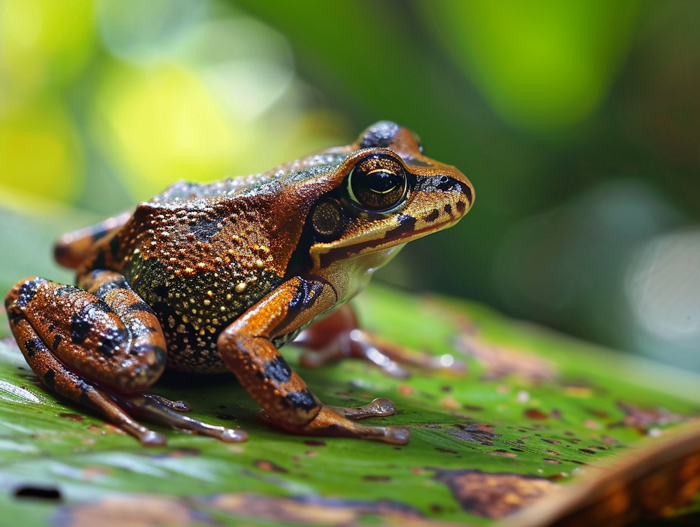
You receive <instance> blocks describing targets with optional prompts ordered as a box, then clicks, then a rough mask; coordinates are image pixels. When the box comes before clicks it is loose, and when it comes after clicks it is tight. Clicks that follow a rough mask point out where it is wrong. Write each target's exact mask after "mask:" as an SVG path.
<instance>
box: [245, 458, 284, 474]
mask: <svg viewBox="0 0 700 527" xmlns="http://www.w3.org/2000/svg"><path fill="white" fill-rule="evenodd" d="M253 465H255V468H259V469H260V470H264V471H266V472H277V473H278V474H286V473H287V472H289V471H288V470H287V469H286V468H284V467H280V466H279V465H277V464H275V463H273V462H272V461H268V460H266V459H258V460H257V461H256V462H255V463H253Z"/></svg>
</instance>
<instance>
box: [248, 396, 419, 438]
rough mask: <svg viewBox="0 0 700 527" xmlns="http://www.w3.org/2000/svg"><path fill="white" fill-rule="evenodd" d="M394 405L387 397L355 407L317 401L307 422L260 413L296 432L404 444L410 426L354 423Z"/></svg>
mask: <svg viewBox="0 0 700 527" xmlns="http://www.w3.org/2000/svg"><path fill="white" fill-rule="evenodd" d="M395 412H396V406H395V405H394V403H392V402H391V401H389V399H384V398H379V399H375V400H374V401H372V402H371V403H369V404H367V405H365V406H362V407H359V408H342V407H338V406H329V405H321V408H320V411H319V412H318V413H317V414H316V416H315V417H314V418H313V419H312V420H311V421H310V422H308V423H305V424H298V425H293V424H291V423H289V422H279V421H276V420H275V419H273V418H272V417H270V415H269V414H268V413H267V412H265V411H262V412H260V417H261V418H262V419H263V420H265V421H267V422H269V423H271V424H273V425H275V426H279V427H280V428H283V429H285V430H287V431H288V432H292V433H294V434H300V435H311V436H327V437H351V438H356V439H370V440H373V441H382V442H384V443H390V444H393V445H405V444H406V443H408V441H409V439H410V438H411V430H410V429H409V428H408V427H405V426H366V425H362V424H359V423H356V422H355V421H354V420H355V419H362V418H364V417H377V416H385V415H392V414H393V413H395Z"/></svg>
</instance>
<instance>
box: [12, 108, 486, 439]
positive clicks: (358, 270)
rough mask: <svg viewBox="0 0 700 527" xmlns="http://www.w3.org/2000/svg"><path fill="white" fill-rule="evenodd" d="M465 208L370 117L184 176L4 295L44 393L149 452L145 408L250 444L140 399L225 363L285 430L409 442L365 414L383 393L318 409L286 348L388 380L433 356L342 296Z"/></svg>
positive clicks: (407, 141)
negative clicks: (257, 165)
mask: <svg viewBox="0 0 700 527" xmlns="http://www.w3.org/2000/svg"><path fill="white" fill-rule="evenodd" d="M473 201H474V188H473V186H472V184H471V183H470V181H469V180H468V179H467V178H466V176H464V174H462V173H461V172H460V171H459V170H458V169H456V168H455V167H453V166H450V165H446V164H443V163H440V162H438V161H435V160H433V159H430V158H428V157H427V156H425V155H424V151H423V146H422V144H421V141H420V139H419V137H418V136H417V135H416V134H415V133H413V132H412V131H411V130H409V129H408V128H406V127H403V126H400V125H398V124H396V123H394V122H391V121H380V122H378V123H375V124H373V125H372V126H370V127H369V128H367V129H366V130H365V131H364V132H362V133H361V134H360V136H359V138H358V139H357V140H356V141H355V142H353V143H352V144H350V145H347V146H339V147H332V148H328V149H325V150H322V151H320V152H317V153H314V154H311V155H308V156H306V157H302V158H300V159H297V160H294V161H291V162H288V163H285V164H282V165H279V166H277V167H275V168H273V169H271V170H269V171H267V172H264V173H260V174H256V175H252V176H247V177H238V178H227V179H223V180H219V181H215V182H212V183H190V182H184V181H179V182H176V183H174V184H172V185H171V186H169V187H168V188H167V189H165V190H164V191H163V192H162V193H160V194H158V195H156V196H155V197H153V198H152V199H150V200H148V201H145V202H142V203H140V204H139V205H138V206H137V207H136V208H135V209H134V210H133V211H130V212H127V213H123V214H119V215H117V216H114V217H111V218H108V219H106V220H104V221H102V222H100V223H98V224H96V225H93V226H91V227H86V228H82V229H79V230H77V231H74V232H70V233H67V234H65V235H63V236H62V237H60V238H59V240H58V241H57V243H56V245H55V250H54V256H55V259H56V261H57V262H58V263H59V264H60V265H62V266H65V267H67V268H69V269H73V270H75V272H76V282H75V285H69V284H62V283H58V282H53V281H51V280H48V279H46V278H42V277H28V278H25V279H22V280H20V281H19V282H17V284H16V285H15V286H14V287H13V288H12V289H11V291H10V292H9V293H8V294H7V297H6V299H5V306H6V309H7V314H8V318H9V323H10V328H11V331H12V334H13V336H14V338H15V340H16V342H17V345H18V346H19V348H20V350H21V352H22V354H23V355H24V358H25V359H26V361H27V363H28V364H29V366H30V367H31V369H32V370H33V371H34V373H35V374H36V375H37V376H38V378H39V380H40V381H41V383H43V385H44V387H45V388H47V389H48V390H50V391H53V392H55V393H56V394H58V395H59V396H62V397H63V398H67V399H68V400H70V401H72V402H73V403H77V404H80V405H83V406H84V407H86V408H88V409H89V410H91V411H93V412H94V413H97V414H98V415H101V416H102V417H103V418H105V419H106V420H107V421H109V422H110V423H111V424H113V425H114V426H116V427H117V428H119V429H121V430H122V431H125V432H127V433H128V434H131V435H132V436H134V437H135V438H136V439H137V440H138V441H140V443H141V444H142V445H143V446H162V445H165V444H166V443H167V436H166V434H164V433H161V432H158V431H155V430H152V429H150V428H148V427H146V426H144V425H143V424H141V422H140V418H143V419H145V420H150V421H154V422H156V423H158V424H160V425H164V426H167V427H171V428H174V429H177V430H182V431H185V432H189V433H193V434H202V435H206V436H211V437H214V438H217V439H219V440H221V441H225V442H242V441H245V440H247V438H248V435H247V432H246V431H245V430H243V429H240V428H227V427H224V426H218V425H213V424H209V423H205V422H203V421H201V420H198V419H194V418H192V417H190V416H188V415H187V411H188V410H189V409H190V406H189V404H188V403H186V402H185V401H174V400H169V399H165V398H163V397H161V396H158V395H156V394H153V393H148V392H149V390H150V388H151V387H152V386H153V384H154V383H155V382H156V381H157V380H158V379H159V378H160V377H161V375H162V374H163V372H164V370H165V369H166V367H167V368H168V369H173V370H177V371H180V372H184V375H185V377H186V378H187V377H188V376H189V375H190V374H191V375H196V374H213V373H220V372H225V371H228V372H232V373H233V374H234V375H235V377H236V378H237V379H238V382H239V383H240V384H241V385H242V387H243V388H244V389H245V391H246V392H247V393H248V394H249V395H250V396H251V397H252V399H253V400H254V401H255V402H256V403H257V404H258V405H259V406H260V407H261V409H262V410H261V414H260V415H261V417H262V418H263V419H264V420H265V421H267V422H269V423H271V424H272V425H275V426H277V427H279V428H280V429H282V430H285V431H287V432H290V433H294V434H302V435H311V436H331V437H333V436H335V437H348V438H359V439H369V440H376V441H383V442H386V443H389V444H395V445H396V444H405V443H407V442H408V440H409V438H410V428H408V427H405V426H391V425H389V426H371V425H365V424H362V423H360V422H359V421H360V420H361V419H362V418H365V417H388V416H391V415H393V414H395V413H396V405H395V404H394V403H393V402H392V401H391V400H390V399H387V398H384V397H379V398H377V399H374V400H373V401H371V402H370V403H368V404H365V405H363V406H360V407H350V408H345V407H338V406H332V405H328V404H324V403H323V402H321V401H320V399H319V398H318V397H317V396H316V395H315V394H314V393H313V392H312V391H311V389H310V388H309V386H308V385H307V384H306V383H305V382H304V380H303V379H302V378H301V377H300V376H299V374H298V373H297V372H296V371H294V370H293V369H292V368H291V367H290V365H289V363H288V362H287V360H286V359H285V358H284V357H283V355H282V354H281V353H280V348H282V346H283V345H285V344H286V343H288V342H291V341H293V340H294V339H295V338H296V337H297V336H300V333H301V336H303V342H304V344H305V346H308V347H309V348H308V349H309V350H310V351H308V352H305V354H304V355H303V356H302V365H306V366H314V365H315V366H318V365H321V364H325V363H326V362H329V361H332V360H338V359H339V358H342V357H347V356H354V357H363V358H365V359H368V360H372V361H374V362H375V363H377V364H379V365H383V366H384V367H385V368H386V369H387V371H389V372H390V373H391V371H401V368H400V367H399V366H396V367H393V370H392V366H391V365H392V364H394V365H398V364H399V363H400V362H402V361H403V362H406V363H409V364H411V363H413V364H418V365H419V366H420V367H440V364H438V365H436V364H435V363H434V359H435V357H423V356H419V357H416V353H417V352H414V354H413V355H411V353H409V352H408V351H406V352H404V351H402V349H401V348H400V347H396V346H392V345H390V344H387V343H386V341H382V340H381V339H379V340H378V338H376V337H378V336H375V337H373V336H372V334H370V333H367V332H363V330H361V329H360V328H359V327H358V323H357V317H355V315H354V313H353V312H352V308H351V307H350V304H348V301H349V300H350V299H351V298H353V297H354V296H355V295H357V294H358V293H359V292H360V291H362V290H363V289H364V288H365V286H366V285H367V282H368V281H369V279H370V278H371V276H372V275H373V273H374V272H375V271H376V270H377V269H379V268H380V267H382V266H383V265H384V264H386V263H388V262H389V261H390V260H391V259H392V258H393V257H394V256H395V255H396V254H397V253H398V251H399V250H400V249H401V248H402V247H403V246H404V245H405V244H406V243H407V242H409V241H412V240H415V239H417V238H420V237H422V236H425V235H427V234H430V233H433V232H435V231H438V230H441V229H444V228H446V227H450V226H452V225H454V224H456V223H457V222H458V221H459V220H460V219H461V218H462V217H463V216H464V214H465V213H466V212H467V211H468V210H469V209H470V208H471V206H472V204H473ZM314 355H315V356H316V358H313V356H314ZM431 361H432V362H431ZM443 362H444V361H443ZM448 362H449V361H448ZM387 365H389V366H387ZM443 365H444V364H443Z"/></svg>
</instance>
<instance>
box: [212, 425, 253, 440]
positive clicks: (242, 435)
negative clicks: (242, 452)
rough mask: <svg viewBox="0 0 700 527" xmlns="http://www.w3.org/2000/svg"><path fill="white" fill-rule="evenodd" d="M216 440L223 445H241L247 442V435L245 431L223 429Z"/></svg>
mask: <svg viewBox="0 0 700 527" xmlns="http://www.w3.org/2000/svg"><path fill="white" fill-rule="evenodd" d="M216 438H217V439H219V440H221V441H224V442H225V443H243V442H244V441H248V433H247V432H246V431H245V430H240V429H235V428H224V429H223V431H222V432H221V434H220V435H217V436H216Z"/></svg>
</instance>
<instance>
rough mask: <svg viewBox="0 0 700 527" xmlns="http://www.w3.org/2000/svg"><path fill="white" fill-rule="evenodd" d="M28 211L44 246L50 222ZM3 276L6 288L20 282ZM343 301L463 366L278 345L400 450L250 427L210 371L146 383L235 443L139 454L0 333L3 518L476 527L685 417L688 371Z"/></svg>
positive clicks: (194, 440)
mask: <svg viewBox="0 0 700 527" xmlns="http://www.w3.org/2000/svg"><path fill="white" fill-rule="evenodd" d="M8 221H9V220H8ZM35 221H36V222H37V224H42V225H44V227H43V231H42V233H43V234H42V236H43V237H44V238H49V237H50V236H52V235H53V234H54V232H53V230H55V229H58V228H59V226H51V225H49V224H46V223H42V222H41V221H39V220H35ZM30 230H31V229H30ZM25 234H26V233H25ZM3 249H7V247H4V248H3ZM39 265H43V264H39ZM34 272H35V271H34V270H33V269H32V270H31V271H28V272H27V273H26V274H32V273H34ZM47 272H48V271H47ZM6 274H7V271H5V272H4V274H3V276H2V282H3V283H6V282H11V281H14V280H15V279H17V278H20V276H11V277H8V276H6ZM22 274H25V273H22ZM356 307H357V308H358V310H359V312H360V316H361V319H362V320H364V321H365V322H366V325H367V326H368V327H369V328H370V329H372V330H374V331H377V332H379V333H381V334H382V335H383V336H385V337H387V338H391V339H393V340H395V341H396V342H399V343H402V344H404V345H406V346H409V347H412V348H414V349H417V350H424V351H426V352H429V353H435V354H446V353H450V354H453V355H455V356H456V357H457V358H458V359H460V360H463V361H465V362H466V363H467V365H468V371H467V372H466V373H465V374H464V375H461V376H457V375H453V374H447V373H428V372H414V373H413V375H412V376H411V377H410V378H409V379H404V380H400V379H395V378H391V377H387V376H385V375H383V374H382V373H381V372H379V371H378V370H376V369H374V368H372V367H370V366H369V365H367V364H365V363H361V362H358V361H345V362H343V363H339V364H336V365H331V366H327V367H324V368H321V369H305V368H301V367H299V366H298V362H297V359H298V356H299V353H300V351H299V350H298V349H295V348H293V347H291V346H288V347H287V348H285V355H286V356H287V357H288V358H289V360H290V363H291V364H292V366H293V367H295V369H297V371H299V372H300V374H301V375H302V377H304V379H305V380H306V381H307V382H308V383H309V385H310V386H311V387H312V389H313V390H314V391H315V392H316V394H317V395H318V396H319V397H320V398H321V399H322V400H323V401H324V402H327V403H331V404H336V405H345V406H351V405H360V404H364V403H366V402H367V401H368V400H370V399H371V398H372V397H377V396H384V397H389V398H391V399H393V400H394V401H395V402H396V403H397V406H398V408H399V413H398V415H396V416H394V417H391V418H383V419H374V422H375V423H377V424H380V423H381V424H389V423H391V424H401V425H407V426H410V427H411V428H412V439H411V441H410V443H409V444H408V445H407V446H391V445H387V444H382V443H372V442H367V441H359V440H349V439H325V438H312V437H301V436H294V435H290V434H287V433H285V432H282V431H280V430H277V429H275V428H273V427H271V426H269V425H267V424H266V423H264V422H263V421H261V420H259V419H258V418H257V417H256V413H257V408H256V405H255V404H254V403H253V402H252V400H251V399H250V398H249V397H248V395H247V394H246V393H245V392H244V391H243V389H242V388H241V387H240V386H239V385H238V384H237V383H236V382H235V380H234V379H233V377H232V376H230V375H224V376H220V377H214V378H200V377H196V378H188V377H184V376H178V377H171V378H168V379H165V380H164V382H163V383H161V384H160V385H158V386H157V387H156V389H155V390H154V391H156V392H157V393H159V394H161V395H164V396H166V397H170V398H175V399H186V400H188V401H190V402H191V404H192V406H193V408H194V411H193V415H194V416H197V417H201V418H203V419H205V420H207V421H209V422H211V423H215V424H222V425H228V426H231V425H234V426H240V427H242V428H244V429H246V430H247V431H248V432H249V434H250V440H249V441H248V442H247V443H244V444H234V445H232V444H225V443H220V442H217V441H216V440H213V439H210V438H206V437H199V436H193V435H188V434H185V433H183V432H177V431H169V430H167V431H164V432H165V433H166V434H167V435H168V438H169V444H168V446H167V447H164V448H149V449H147V448H143V447H141V446H140V445H139V444H138V443H137V442H136V441H135V440H134V439H133V438H132V437H130V436H127V435H125V434H124V433H121V432H120V431H119V430H117V429H115V428H114V427H112V426H111V425H108V424H105V423H104V421H103V420H102V419H101V418H99V417H98V416H96V415H93V414H90V413H89V412H85V411H84V410H83V409H82V408H80V407H78V406H76V405H74V404H71V403H68V402H66V401H64V400H59V399H58V398H56V397H55V396H54V395H53V394H51V393H50V392H48V391H47V390H46V389H44V388H43V387H42V386H41V385H40V384H39V383H38V382H37V379H36V377H35V376H34V375H33V374H32V372H31V371H30V370H29V368H28V367H27V366H26V365H25V364H24V361H23V359H22V357H21V355H20V353H19V351H18V350H17V348H16V346H15V345H14V343H13V342H12V341H11V340H5V341H2V343H0V509H1V510H3V511H5V514H4V515H3V516H2V517H0V525H2V524H7V525H18V524H22V523H29V524H34V523H46V522H48V523H51V524H56V525H70V524H73V523H79V522H80V521H87V520H86V518H87V519H91V521H97V519H99V521H100V524H107V525H108V524H109V523H108V520H110V519H112V520H114V518H119V519H120V520H119V521H125V518H130V519H131V520H132V521H133V522H134V523H135V524H137V525H160V524H165V525H176V524H183V525H184V524H189V525H211V524H216V525H219V524H223V525H238V524H240V523H245V524H248V525H250V524H261V525H262V524H274V523H280V522H281V523H300V524H319V525H349V524H354V523H365V522H370V523H377V522H379V523H384V524H387V523H396V522H399V521H400V522H402V523H409V524H410V523H419V524H420V523H423V522H426V521H429V520H436V519H437V520H441V521H449V522H460V523H469V524H474V525H489V524H493V523H494V522H495V521H496V519H497V518H500V517H502V516H503V515H504V514H506V513H509V512H512V511H514V510H517V509H518V508H520V507H521V506H522V505H523V504H526V503H529V502H530V501H532V500H533V499H534V498H536V497H538V496H540V495H545V494H549V493H550V491H552V490H553V489H555V488H557V487H558V486H560V485H565V484H567V483H568V482H569V481H570V480H572V479H576V474H577V473H578V472H580V471H581V468H582V467H587V466H594V467H595V466H599V465H600V464H601V462H603V460H605V459H606V458H610V457H611V456H615V455H617V454H622V453H626V452H628V451H629V450H630V449H631V448H633V447H635V446H636V445H638V444H639V442H640V440H642V439H643V438H645V437H646V436H648V435H652V436H656V435H660V436H663V435H664V434H665V430H666V429H668V428H674V427H675V426H676V425H677V424H678V423H681V422H682V421H685V420H687V419H689V418H691V417H693V416H695V415H697V414H698V412H699V408H700V389H699V388H698V387H700V383H698V381H697V379H695V378H693V377H690V376H686V375H682V374H678V373H673V372H666V371H665V370H664V369H663V368H662V367H660V366H658V365H650V364H648V363H646V362H645V361H642V360H640V359H637V358H632V357H629V356H625V355H621V354H615V353H612V352H609V351H605V350H602V349H598V348H595V347H593V346H591V345H588V344H584V343H581V342H578V341H574V340H571V339H568V338H565V337H562V336H560V335H557V334H554V333H551V332H549V331H547V330H543V329H541V328H537V327H534V326H530V325H525V324H522V323H519V322H516V321H513V320H510V319H508V318H506V317H503V316H501V315H499V314H497V313H495V312H493V311H492V310H490V309H488V308H486V307H483V306H481V305H476V304H471V303H468V302H463V301H457V300H449V299H444V298H440V297H435V296H431V295H418V296H416V295H410V294H407V293H404V292H399V291H396V290H391V289H386V288H383V287H379V286H374V287H373V288H371V289H370V290H369V291H368V292H367V293H365V294H364V295H362V296H361V297H360V298H358V300H357V304H356ZM3 328H5V324H4V322H3ZM3 332H4V333H5V334H6V333H7V330H6V329H3ZM489 488H490V489H493V488H498V489H501V491H500V494H499V493H498V492H496V493H493V492H485V491H484V489H489ZM370 518H374V520H371V519H370ZM139 522H140V523H139Z"/></svg>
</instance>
